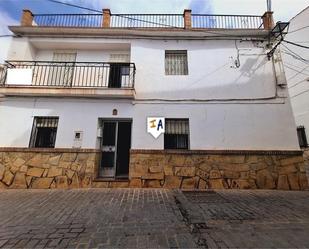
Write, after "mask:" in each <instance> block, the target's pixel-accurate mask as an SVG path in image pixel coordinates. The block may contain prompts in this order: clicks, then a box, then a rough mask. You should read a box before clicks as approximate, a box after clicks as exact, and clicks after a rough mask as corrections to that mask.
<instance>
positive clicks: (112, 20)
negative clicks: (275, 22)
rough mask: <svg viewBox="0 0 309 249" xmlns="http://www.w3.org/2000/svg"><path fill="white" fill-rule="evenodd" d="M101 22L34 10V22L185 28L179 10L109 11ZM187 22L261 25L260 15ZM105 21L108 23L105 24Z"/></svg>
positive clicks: (197, 25) (242, 26) (96, 16)
mask: <svg viewBox="0 0 309 249" xmlns="http://www.w3.org/2000/svg"><path fill="white" fill-rule="evenodd" d="M108 18H109V19H108V21H107V22H106V24H104V20H103V19H104V18H103V15H101V14H39V15H36V14H33V22H32V25H33V26H44V27H48V26H50V27H84V28H100V27H109V28H178V29H183V28H186V24H185V18H184V15H182V14H110V15H109V17H108ZM190 23H191V24H190V25H191V27H192V28H198V29H264V25H263V19H262V17H261V16H254V15H199V14H192V15H190ZM104 25H107V26H104Z"/></svg>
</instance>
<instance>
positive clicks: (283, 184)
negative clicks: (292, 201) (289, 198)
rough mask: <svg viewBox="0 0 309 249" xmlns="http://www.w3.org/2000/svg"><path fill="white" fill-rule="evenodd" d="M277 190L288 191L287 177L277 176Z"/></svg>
mask: <svg viewBox="0 0 309 249" xmlns="http://www.w3.org/2000/svg"><path fill="white" fill-rule="evenodd" d="M277 188H278V189H281V190H289V189H290V186H289V182H288V177H287V176H286V175H279V178H278V186H277Z"/></svg>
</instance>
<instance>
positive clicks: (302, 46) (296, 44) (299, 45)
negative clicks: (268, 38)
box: [282, 40, 309, 49]
mask: <svg viewBox="0 0 309 249" xmlns="http://www.w3.org/2000/svg"><path fill="white" fill-rule="evenodd" d="M282 41H283V42H286V43H289V44H291V45H294V46H297V47H301V48H306V49H309V47H308V46H304V45H301V44H298V43H295V42H291V41H287V40H282Z"/></svg>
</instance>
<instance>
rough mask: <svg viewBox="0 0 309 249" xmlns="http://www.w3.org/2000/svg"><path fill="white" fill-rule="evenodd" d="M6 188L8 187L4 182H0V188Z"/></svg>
mask: <svg viewBox="0 0 309 249" xmlns="http://www.w3.org/2000/svg"><path fill="white" fill-rule="evenodd" d="M7 188H8V187H7V186H6V185H5V184H4V183H2V182H0V189H7Z"/></svg>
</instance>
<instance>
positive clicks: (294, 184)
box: [288, 173, 300, 190]
mask: <svg viewBox="0 0 309 249" xmlns="http://www.w3.org/2000/svg"><path fill="white" fill-rule="evenodd" d="M288 180H289V185H290V188H291V190H300V186H299V182H298V175H297V173H294V174H289V175H288Z"/></svg>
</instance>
